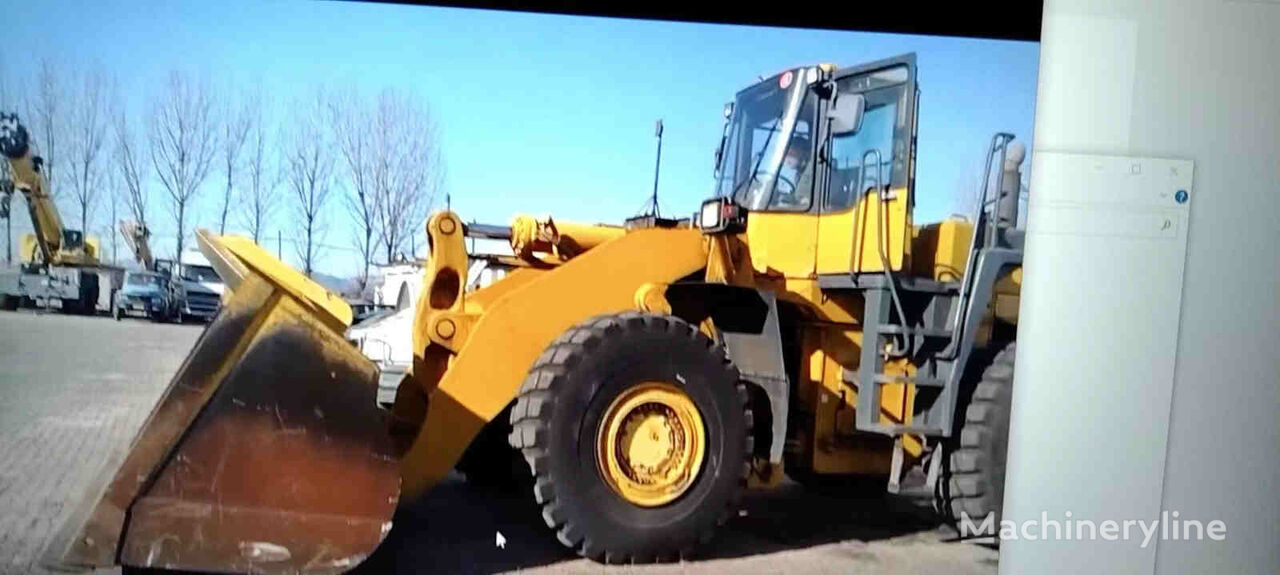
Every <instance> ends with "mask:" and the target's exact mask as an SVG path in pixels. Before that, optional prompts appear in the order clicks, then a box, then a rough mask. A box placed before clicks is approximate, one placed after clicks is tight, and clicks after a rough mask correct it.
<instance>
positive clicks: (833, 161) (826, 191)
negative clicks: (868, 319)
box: [815, 54, 919, 275]
mask: <svg viewBox="0 0 1280 575" xmlns="http://www.w3.org/2000/svg"><path fill="white" fill-rule="evenodd" d="M833 81H834V83H835V88H836V89H835V94H834V95H833V96H832V97H833V98H835V100H838V99H839V98H842V97H849V96H851V95H853V94H861V95H862V97H863V98H864V101H865V108H864V111H863V114H862V120H861V122H860V125H859V126H858V128H857V129H855V130H854V131H852V132H849V133H845V134H830V133H827V134H825V135H824V142H823V145H824V146H825V149H824V157H825V158H826V162H825V163H824V164H823V167H824V169H825V172H826V173H825V174H824V176H825V177H824V178H823V179H824V181H823V184H822V192H821V193H820V194H819V196H820V197H821V206H820V208H819V212H820V215H819V217H818V250H817V251H818V253H817V261H816V266H815V267H816V272H817V273H818V274H820V275H821V274H847V273H870V272H881V271H883V270H884V269H885V268H886V264H887V268H888V269H889V270H891V271H899V270H902V269H904V268H905V267H907V265H908V262H909V259H910V249H911V230H912V227H911V226H912V222H911V211H912V208H913V207H914V195H915V194H914V192H915V190H914V188H915V148H916V138H915V135H916V108H917V104H918V101H919V91H918V90H917V87H916V58H915V54H908V55H905V56H899V57H896V58H890V59H887V60H881V61H879V62H873V63H870V64H866V65H862V66H857V67H853V68H846V69H842V70H837V71H836V73H835V74H834V76H833ZM835 100H832V101H830V102H828V107H829V106H830V105H832V104H834V102H835ZM826 126H827V123H825V122H824V127H826ZM824 131H825V130H824Z"/></svg>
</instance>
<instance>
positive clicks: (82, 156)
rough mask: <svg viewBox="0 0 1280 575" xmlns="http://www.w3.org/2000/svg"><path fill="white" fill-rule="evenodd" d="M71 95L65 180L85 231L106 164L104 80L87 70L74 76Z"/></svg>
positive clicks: (105, 91)
mask: <svg viewBox="0 0 1280 575" xmlns="http://www.w3.org/2000/svg"><path fill="white" fill-rule="evenodd" d="M74 82H75V85H74V88H73V91H72V96H71V98H69V99H68V104H69V108H70V110H69V111H68V116H67V117H68V119H69V120H70V122H69V125H68V126H67V138H66V152H67V156H66V160H67V163H66V164H65V167H66V168H68V169H69V172H68V174H67V175H69V176H70V177H69V178H68V179H67V180H66V181H67V183H68V184H69V185H67V186H66V187H67V188H69V189H70V190H71V194H72V199H74V200H75V202H76V207H77V208H79V212H80V229H81V230H82V231H83V232H84V233H85V234H88V233H89V231H90V228H92V226H91V225H90V218H91V215H92V214H91V212H92V211H93V209H94V208H95V207H97V204H98V201H99V194H100V192H101V190H102V187H103V175H104V174H103V172H104V168H105V164H106V159H105V157H104V156H106V154H105V153H104V148H105V147H106V144H107V128H108V125H109V118H110V112H109V111H108V109H107V105H108V103H107V93H108V86H107V80H106V79H105V78H104V77H103V75H102V73H101V72H100V71H98V70H89V71H87V72H85V73H83V74H78V75H76V77H75V80H74Z"/></svg>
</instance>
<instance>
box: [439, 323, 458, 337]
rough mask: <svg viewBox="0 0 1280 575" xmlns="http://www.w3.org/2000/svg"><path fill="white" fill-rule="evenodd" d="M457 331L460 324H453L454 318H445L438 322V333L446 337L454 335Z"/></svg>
mask: <svg viewBox="0 0 1280 575" xmlns="http://www.w3.org/2000/svg"><path fill="white" fill-rule="evenodd" d="M457 331H458V326H456V325H453V320H449V319H444V320H440V321H439V322H438V323H436V335H438V336H440V337H442V338H444V339H449V338H451V337H453V334H454V333H457Z"/></svg>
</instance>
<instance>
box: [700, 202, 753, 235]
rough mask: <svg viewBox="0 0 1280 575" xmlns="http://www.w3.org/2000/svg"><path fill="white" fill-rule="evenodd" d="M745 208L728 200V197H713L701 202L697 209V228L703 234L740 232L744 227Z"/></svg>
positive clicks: (745, 221)
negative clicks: (700, 207) (700, 206)
mask: <svg viewBox="0 0 1280 575" xmlns="http://www.w3.org/2000/svg"><path fill="white" fill-rule="evenodd" d="M746 223H747V215H746V210H743V209H742V207H741V206H739V205H738V204H735V203H733V202H731V201H729V198H724V197H720V198H715V199H712V200H707V201H705V202H702V209H700V210H698V228H700V229H701V230H702V233H704V234H714V233H719V232H741V231H743V230H745V229H746Z"/></svg>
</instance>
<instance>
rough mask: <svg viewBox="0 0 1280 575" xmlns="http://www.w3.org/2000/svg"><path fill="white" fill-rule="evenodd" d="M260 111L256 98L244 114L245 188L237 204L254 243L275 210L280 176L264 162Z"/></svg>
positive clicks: (264, 129) (264, 140)
mask: <svg viewBox="0 0 1280 575" xmlns="http://www.w3.org/2000/svg"><path fill="white" fill-rule="evenodd" d="M263 108H264V102H263V101H262V99H261V98H256V99H255V100H254V104H253V107H252V108H250V110H249V114H248V118H249V126H250V127H249V132H248V137H247V138H246V139H247V142H246V145H247V146H248V147H247V148H246V149H245V154H246V156H245V158H244V160H245V166H244V167H245V172H246V173H245V175H246V176H247V178H248V182H246V183H247V185H248V188H247V189H246V190H245V192H246V194H245V196H246V197H245V198H244V201H242V202H241V203H240V205H241V207H242V208H241V209H242V210H243V212H244V219H245V223H246V224H247V226H246V227H248V228H249V233H250V234H251V235H252V236H253V241H254V243H259V242H260V241H261V240H262V236H263V234H264V233H265V232H266V227H267V222H268V221H270V219H271V212H272V211H273V210H274V209H275V204H276V188H277V186H279V174H280V172H279V171H277V170H271V169H270V165H269V164H268V161H267V160H268V151H269V148H268V144H269V142H268V140H267V134H268V130H267V126H266V119H265V117H264V114H263Z"/></svg>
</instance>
